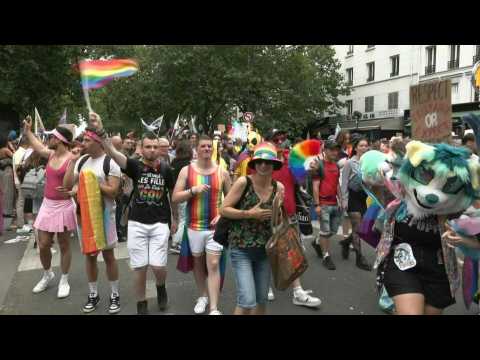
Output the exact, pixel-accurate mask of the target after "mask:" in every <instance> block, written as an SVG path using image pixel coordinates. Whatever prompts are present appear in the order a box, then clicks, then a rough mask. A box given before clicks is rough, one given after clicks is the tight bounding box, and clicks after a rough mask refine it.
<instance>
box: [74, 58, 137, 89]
mask: <svg viewBox="0 0 480 360" xmlns="http://www.w3.org/2000/svg"><path fill="white" fill-rule="evenodd" d="M79 68H80V74H81V78H82V87H83V89H85V90H89V89H99V88H101V87H103V86H105V85H106V84H108V83H109V82H110V81H112V80H113V79H116V78H121V77H127V76H131V75H133V74H135V73H136V72H137V71H138V63H137V62H136V61H134V60H131V59H110V60H83V61H81V62H80V64H79Z"/></svg>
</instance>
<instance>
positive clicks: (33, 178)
mask: <svg viewBox="0 0 480 360" xmlns="http://www.w3.org/2000/svg"><path fill="white" fill-rule="evenodd" d="M20 187H21V189H22V193H23V195H24V197H25V199H41V198H43V191H44V188H45V169H44V168H43V167H39V168H32V169H30V170H29V171H27V173H26V174H25V177H24V178H23V182H22V184H21V185H20Z"/></svg>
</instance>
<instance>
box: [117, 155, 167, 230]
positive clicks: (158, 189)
mask: <svg viewBox="0 0 480 360" xmlns="http://www.w3.org/2000/svg"><path fill="white" fill-rule="evenodd" d="M161 168H162V169H163V174H162V172H161ZM122 171H123V172H124V173H125V174H127V176H129V177H130V178H132V180H133V185H134V195H133V199H132V205H131V209H130V212H129V215H128V219H129V220H132V221H137V222H140V223H142V224H149V225H151V224H155V223H158V222H161V223H164V224H166V223H169V222H170V217H171V212H170V202H169V199H168V196H167V191H168V192H169V193H170V194H173V187H174V185H175V184H174V183H173V174H172V170H171V168H170V166H169V165H167V164H166V163H164V164H163V165H162V166H160V162H156V163H155V166H154V167H153V168H152V167H150V166H148V165H146V164H144V163H143V162H141V161H138V160H135V159H127V168H126V169H125V170H123V169H122Z"/></svg>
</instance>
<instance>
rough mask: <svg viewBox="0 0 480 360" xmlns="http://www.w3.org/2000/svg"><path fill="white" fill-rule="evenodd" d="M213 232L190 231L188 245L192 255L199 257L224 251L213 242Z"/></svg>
mask: <svg viewBox="0 0 480 360" xmlns="http://www.w3.org/2000/svg"><path fill="white" fill-rule="evenodd" d="M213 234H214V231H213V230H206V231H196V230H192V229H190V228H189V229H188V243H189V245H190V250H191V251H192V254H194V255H198V254H203V253H204V252H205V251H206V252H207V253H211V254H212V253H213V254H219V253H221V252H222V250H223V246H222V245H220V244H219V243H218V242H216V241H215V240H213Z"/></svg>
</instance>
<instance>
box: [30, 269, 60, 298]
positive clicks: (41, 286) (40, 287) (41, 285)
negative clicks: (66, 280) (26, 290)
mask: <svg viewBox="0 0 480 360" xmlns="http://www.w3.org/2000/svg"><path fill="white" fill-rule="evenodd" d="M54 277H55V274H54V273H53V271H50V272H49V273H44V274H43V277H42V279H41V280H40V281H39V282H38V284H37V285H35V287H34V288H33V293H34V294H38V293H41V292H42V291H45V290H46V289H47V288H48V284H49V283H50V282H51V281H52V280H53V278H54Z"/></svg>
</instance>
